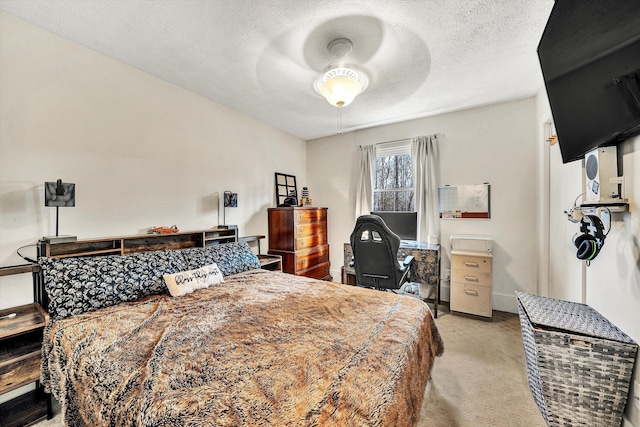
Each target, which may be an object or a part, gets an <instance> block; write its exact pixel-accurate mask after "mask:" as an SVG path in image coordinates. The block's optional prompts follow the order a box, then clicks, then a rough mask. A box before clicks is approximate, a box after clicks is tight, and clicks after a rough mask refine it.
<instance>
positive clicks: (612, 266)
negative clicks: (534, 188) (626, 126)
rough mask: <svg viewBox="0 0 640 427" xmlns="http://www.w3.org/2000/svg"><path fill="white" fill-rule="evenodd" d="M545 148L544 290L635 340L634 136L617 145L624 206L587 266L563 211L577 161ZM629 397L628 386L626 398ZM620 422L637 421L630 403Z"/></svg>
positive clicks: (579, 173) (638, 260) (639, 278)
mask: <svg viewBox="0 0 640 427" xmlns="http://www.w3.org/2000/svg"><path fill="white" fill-rule="evenodd" d="M538 96H539V98H540V100H539V101H540V102H539V107H538V110H537V115H538V117H539V118H544V117H549V116H550V108H549V104H548V101H547V100H546V94H545V93H544V92H541V93H540V94H539V95H538ZM548 150H549V165H548V166H549V168H548V170H549V182H550V186H549V188H548V195H549V199H550V203H549V212H548V214H547V218H546V219H545V220H546V221H548V224H549V230H550V236H549V241H550V251H549V260H548V265H549V271H548V277H549V282H548V289H549V296H551V297H553V298H559V299H563V300H567V301H575V302H584V303H586V304H588V305H590V306H591V307H593V308H594V309H596V310H597V311H598V312H600V313H601V314H602V315H603V316H604V317H606V318H607V319H609V320H610V321H611V322H612V323H614V324H615V325H616V326H618V327H619V328H620V329H622V330H623V331H624V332H625V333H626V334H627V335H629V336H630V337H631V338H632V339H634V340H635V341H636V342H640V310H639V308H640V205H639V204H638V201H640V172H639V171H640V136H636V137H634V138H631V139H629V140H627V141H625V142H624V143H622V144H620V145H618V156H619V157H621V158H622V163H623V170H622V171H619V172H620V173H622V174H623V175H624V177H625V183H626V195H625V196H626V197H627V198H628V199H629V204H630V207H629V212H626V213H623V214H614V215H613V219H614V221H613V222H612V228H611V232H610V233H609V235H608V236H607V238H606V240H605V244H604V246H603V247H602V249H601V251H600V253H599V254H598V256H597V257H596V258H595V259H594V260H593V261H592V262H591V265H590V266H589V267H587V266H586V264H585V263H584V262H583V261H580V260H578V259H577V258H576V256H575V254H576V248H575V246H574V245H573V243H572V237H573V236H574V234H575V233H577V232H578V231H579V226H578V224H574V223H571V222H569V221H568V220H567V216H566V215H565V214H564V213H563V211H564V210H565V209H566V208H567V207H568V206H570V205H572V204H573V202H574V200H575V198H576V197H577V196H578V195H580V194H581V193H582V192H583V191H585V189H584V179H583V176H584V168H583V165H582V163H583V161H582V160H579V161H575V162H571V163H567V164H562V160H561V157H560V152H559V148H558V146H557V145H555V146H553V147H550V148H548ZM541 169H544V167H543V166H541ZM634 379H635V381H638V382H640V355H639V356H638V357H637V358H636V369H635V373H634ZM631 389H632V390H633V387H631ZM633 398H634V394H633V391H632V393H631V395H630V396H629V400H630V401H632V400H633ZM624 425H625V426H635V427H639V426H640V411H638V410H637V409H636V408H635V407H634V405H633V404H631V403H630V404H628V405H627V410H626V412H625V417H624Z"/></svg>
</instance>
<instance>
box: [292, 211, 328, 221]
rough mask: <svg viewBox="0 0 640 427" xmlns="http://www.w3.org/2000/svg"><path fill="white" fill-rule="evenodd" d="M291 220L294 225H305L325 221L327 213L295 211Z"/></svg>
mask: <svg viewBox="0 0 640 427" xmlns="http://www.w3.org/2000/svg"><path fill="white" fill-rule="evenodd" d="M294 214H295V217H294V218H293V222H294V224H306V223H308V222H316V221H323V220H324V221H326V219H327V211H326V210H325V209H318V210H313V209H311V210H296V211H295V212H294Z"/></svg>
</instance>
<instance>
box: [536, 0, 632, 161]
mask: <svg viewBox="0 0 640 427" xmlns="http://www.w3.org/2000/svg"><path fill="white" fill-rule="evenodd" d="M639 17H640V1H637V0H616V1H611V2H603V1H601V0H558V1H556V2H555V5H554V7H553V10H552V11H551V15H550V17H549V20H548V22H547V26H546V27H545V30H544V32H543V34H542V38H541V39H540V44H539V45H538V57H539V59H540V65H541V68H542V74H543V76H544V82H545V86H546V89H547V95H548V98H549V104H550V106H551V112H552V115H553V122H554V125H555V128H556V132H557V134H558V144H559V146H560V151H561V154H562V162H563V163H567V162H570V161H573V160H578V159H581V158H583V157H584V155H585V153H587V152H589V151H591V150H592V149H594V148H596V147H599V146H606V145H615V144H617V143H619V142H622V141H624V140H625V139H627V138H629V137H631V136H633V135H635V134H638V133H640V19H639Z"/></svg>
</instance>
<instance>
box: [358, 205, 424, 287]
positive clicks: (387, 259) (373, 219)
mask: <svg viewBox="0 0 640 427" xmlns="http://www.w3.org/2000/svg"><path fill="white" fill-rule="evenodd" d="M350 240H351V248H352V249H353V261H352V262H353V267H354V268H355V270H356V282H357V283H358V285H359V286H364V287H371V288H376V289H385V290H386V289H389V290H396V289H400V288H401V287H402V285H403V284H404V283H406V282H408V281H409V279H410V271H411V264H412V263H413V257H412V256H408V257H406V258H405V259H404V261H398V248H399V247H400V237H398V236H397V235H396V234H395V233H394V232H393V231H391V230H389V227H387V225H386V224H385V223H384V221H383V220H382V218H380V217H379V216H377V215H363V216H361V217H359V218H358V220H357V221H356V227H355V228H354V230H353V232H352V233H351V239H350Z"/></svg>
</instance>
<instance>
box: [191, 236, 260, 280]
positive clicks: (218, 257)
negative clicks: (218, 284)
mask: <svg viewBox="0 0 640 427" xmlns="http://www.w3.org/2000/svg"><path fill="white" fill-rule="evenodd" d="M180 252H182V253H183V254H184V257H185V259H186V262H187V269H189V270H193V269H196V268H200V267H202V266H205V265H210V264H216V265H217V266H218V268H220V270H221V271H222V274H223V275H225V276H229V275H231V274H237V273H242V272H243V271H248V270H255V269H258V268H260V260H259V259H258V257H257V256H256V254H254V253H253V251H252V250H251V248H250V247H249V245H247V243H246V242H234V243H226V244H223V245H211V246H207V247H206V248H190V249H184V250H182V251H180Z"/></svg>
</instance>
